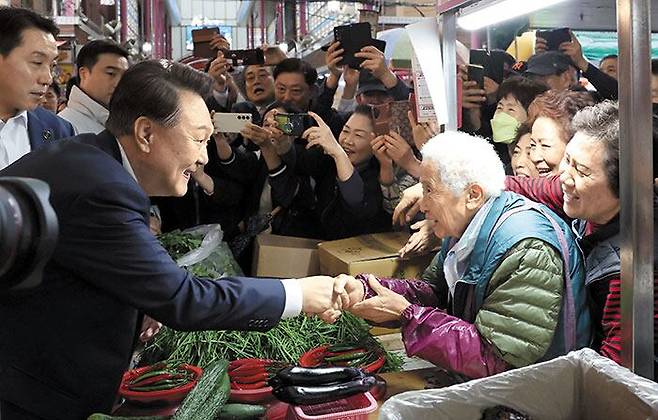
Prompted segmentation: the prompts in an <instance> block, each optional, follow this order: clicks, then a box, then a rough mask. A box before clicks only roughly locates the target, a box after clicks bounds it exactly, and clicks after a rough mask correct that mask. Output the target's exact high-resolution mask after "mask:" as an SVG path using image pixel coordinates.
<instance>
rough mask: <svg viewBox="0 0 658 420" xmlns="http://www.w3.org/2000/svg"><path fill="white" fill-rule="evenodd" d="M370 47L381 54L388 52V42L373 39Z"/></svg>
mask: <svg viewBox="0 0 658 420" xmlns="http://www.w3.org/2000/svg"><path fill="white" fill-rule="evenodd" d="M369 45H372V46H373V47H375V48H377V49H378V50H379V51H381V52H384V51H386V41H384V40H381V39H375V38H372V39H371V40H370V44H369Z"/></svg>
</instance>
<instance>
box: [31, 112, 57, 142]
mask: <svg viewBox="0 0 658 420" xmlns="http://www.w3.org/2000/svg"><path fill="white" fill-rule="evenodd" d="M27 135H28V137H29V138H30V147H31V149H32V150H37V149H38V148H40V147H42V146H43V145H45V144H46V143H48V142H49V141H50V140H52V139H53V137H54V133H53V129H52V128H49V127H46V126H45V125H44V124H43V122H42V121H41V120H40V119H39V117H38V116H37V114H36V113H34V112H32V111H28V112H27Z"/></svg>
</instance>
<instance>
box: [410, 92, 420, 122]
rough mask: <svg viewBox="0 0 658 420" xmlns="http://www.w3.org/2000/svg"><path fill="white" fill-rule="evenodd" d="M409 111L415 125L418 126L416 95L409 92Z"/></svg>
mask: <svg viewBox="0 0 658 420" xmlns="http://www.w3.org/2000/svg"><path fill="white" fill-rule="evenodd" d="M409 109H411V114H412V116H413V118H414V121H415V122H416V124H418V103H417V102H416V94H415V93H413V92H411V93H410V94H409Z"/></svg>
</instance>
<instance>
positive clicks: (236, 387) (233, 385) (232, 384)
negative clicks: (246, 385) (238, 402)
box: [231, 381, 242, 390]
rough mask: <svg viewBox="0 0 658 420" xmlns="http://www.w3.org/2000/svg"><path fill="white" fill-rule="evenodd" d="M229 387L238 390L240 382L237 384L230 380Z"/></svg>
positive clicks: (240, 387)
mask: <svg viewBox="0 0 658 420" xmlns="http://www.w3.org/2000/svg"><path fill="white" fill-rule="evenodd" d="M231 389H238V390H240V389H242V384H237V383H235V382H233V381H231Z"/></svg>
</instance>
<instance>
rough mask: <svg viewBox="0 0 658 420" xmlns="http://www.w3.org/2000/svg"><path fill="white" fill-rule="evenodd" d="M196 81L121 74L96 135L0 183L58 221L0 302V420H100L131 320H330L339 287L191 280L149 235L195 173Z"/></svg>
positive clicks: (158, 71)
mask: <svg viewBox="0 0 658 420" xmlns="http://www.w3.org/2000/svg"><path fill="white" fill-rule="evenodd" d="M209 86H210V81H209V79H208V77H207V76H205V75H203V74H202V73H200V72H197V71H195V70H192V69H191V68H189V67H187V66H184V65H180V64H176V63H171V62H168V61H164V60H160V61H147V62H142V63H140V64H137V65H135V66H134V67H133V68H132V69H130V70H128V71H127V72H126V74H125V75H124V77H123V78H122V80H121V82H120V83H119V85H118V87H117V89H116V90H115V93H114V96H113V98H112V101H111V103H110V117H109V119H108V122H107V128H108V131H105V132H103V133H101V134H99V135H93V134H85V135H80V136H76V137H73V138H72V139H69V140H63V141H58V142H54V143H52V144H50V145H47V146H45V147H43V148H41V149H39V150H38V151H35V152H33V153H30V154H29V155H27V156H25V157H23V158H22V159H20V160H18V161H17V162H16V163H14V164H13V165H11V166H9V167H8V168H7V169H5V170H3V171H0V176H23V177H25V176H29V177H33V178H38V179H41V180H43V181H45V182H47V183H48V184H49V185H50V188H51V198H50V201H51V203H52V205H53V208H54V209H55V212H56V214H57V216H58V219H59V226H60V236H59V241H58V244H57V247H56V249H55V252H54V255H53V257H52V259H51V260H50V262H49V263H48V265H47V266H46V268H45V270H44V275H43V283H42V284H41V285H40V286H38V287H37V288H35V289H32V290H29V291H25V292H21V293H15V294H13V295H10V296H1V297H0V337H2V340H0V418H2V420H11V419H19V418H20V419H22V418H46V419H80V418H85V417H86V416H88V415H89V414H90V413H92V412H97V411H100V412H106V413H107V412H109V411H110V409H111V407H112V403H113V401H114V399H115V395H116V391H117V388H118V386H119V383H120V379H121V375H122V373H123V371H124V370H125V369H126V368H127V367H128V362H129V360H130V356H131V351H132V348H133V345H134V343H135V340H136V336H137V333H138V328H139V326H140V321H141V316H142V314H147V315H149V316H151V317H153V318H154V319H157V320H159V321H161V322H163V323H164V324H165V325H168V326H170V327H173V328H176V329H179V330H201V329H238V330H260V331H264V330H267V329H269V328H272V327H273V326H274V325H276V323H277V322H278V321H279V319H281V318H282V317H286V316H293V315H296V314H298V313H300V312H301V311H303V312H306V313H320V314H322V316H323V317H324V318H325V319H328V320H332V319H335V318H336V317H337V316H338V315H339V314H340V312H339V309H340V308H341V307H342V305H344V304H348V303H349V302H348V301H349V297H348V296H347V295H346V293H345V292H344V290H343V289H342V284H343V283H342V282H341V281H340V280H338V281H334V280H333V279H331V278H328V277H311V278H306V279H299V280H284V281H278V280H254V279H245V278H224V279H222V280H220V281H215V280H207V279H201V278H196V277H194V276H192V275H191V274H190V273H188V272H187V271H185V270H183V269H181V268H179V267H178V266H177V265H176V264H175V263H174V262H173V261H172V259H171V258H170V257H169V256H168V255H167V253H166V251H165V250H164V249H163V248H162V247H161V246H160V244H159V243H158V241H157V239H156V238H155V237H153V235H152V234H151V233H150V232H149V226H148V207H149V199H148V197H149V196H158V195H160V196H165V195H175V196H180V195H183V194H184V193H185V191H186V189H187V184H188V180H189V177H190V174H191V173H192V172H194V171H196V170H197V169H198V168H200V167H202V165H204V164H205V163H207V159H208V158H207V153H206V144H207V141H208V139H209V137H210V135H211V133H212V130H213V127H212V123H211V120H210V116H209V113H208V109H207V108H206V105H205V104H204V102H203V98H202V97H203V95H204V94H205V93H206V92H207V91H208V88H209Z"/></svg>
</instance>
